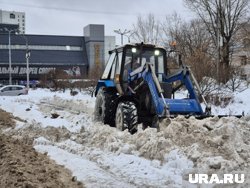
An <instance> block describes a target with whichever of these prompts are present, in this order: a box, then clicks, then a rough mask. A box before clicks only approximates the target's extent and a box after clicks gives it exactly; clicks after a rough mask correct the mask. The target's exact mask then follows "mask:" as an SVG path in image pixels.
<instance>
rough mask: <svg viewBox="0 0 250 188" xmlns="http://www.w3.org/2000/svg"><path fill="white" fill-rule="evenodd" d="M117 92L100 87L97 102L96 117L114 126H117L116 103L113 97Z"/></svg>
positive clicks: (97, 119)
mask: <svg viewBox="0 0 250 188" xmlns="http://www.w3.org/2000/svg"><path fill="white" fill-rule="evenodd" d="M114 97H115V93H114V92H111V91H106V90H105V88H100V89H99V91H98V93H97V96H96V102H95V111H94V119H95V120H96V121H100V122H102V123H104V124H108V125H110V126H112V127H114V126H115V110H116V109H115V105H114V104H113V98H114Z"/></svg>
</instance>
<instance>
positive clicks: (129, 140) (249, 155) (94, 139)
mask: <svg viewBox="0 0 250 188" xmlns="http://www.w3.org/2000/svg"><path fill="white" fill-rule="evenodd" d="M248 96H250V90H249V89H248V90H245V91H243V92H241V93H238V94H235V96H234V101H233V102H232V103H230V104H229V106H228V107H227V108H226V109H223V108H218V107H216V108H215V107H213V109H215V110H214V111H215V112H216V113H217V114H223V113H224V112H225V113H227V112H229V111H231V113H232V114H241V112H242V110H244V112H245V114H247V115H249V114H250V108H249V102H250V101H249V97H248ZM94 100H95V98H91V97H90V95H88V94H86V93H83V92H81V93H79V94H78V95H76V96H71V95H70V93H69V92H68V91H66V92H65V93H63V92H50V91H49V90H46V89H37V90H31V91H30V92H29V95H27V96H18V97H2V98H0V108H3V109H4V110H6V111H8V112H11V113H13V115H14V116H16V117H20V118H21V119H22V120H23V121H17V126H16V128H14V129H8V130H6V132H8V133H9V134H11V135H14V136H22V137H28V138H30V139H32V140H34V141H33V144H34V148H35V149H36V150H37V151H39V152H42V153H44V152H48V155H49V156H50V157H51V158H52V159H54V160H55V161H56V162H57V163H59V164H61V165H64V166H65V167H66V168H68V169H70V170H71V171H72V173H73V175H74V176H76V177H77V179H78V180H80V181H83V182H84V184H85V185H86V186H87V187H196V186H195V185H190V184H188V183H187V180H188V174H189V173H198V172H199V173H209V174H211V173H218V174H223V173H233V172H234V173H236V172H242V173H245V174H248V173H249V167H250V123H249V120H250V118H249V116H246V117H244V118H241V119H237V118H234V117H228V118H221V119H218V118H217V117H214V118H208V119H204V120H196V119H194V118H189V119H185V118H184V117H182V116H179V117H177V118H176V119H173V120H171V122H169V121H163V122H162V123H161V124H160V129H161V131H160V132H157V130H156V129H151V128H148V129H146V130H142V128H141V126H139V131H138V133H136V134H134V135H130V134H129V133H128V132H127V131H124V132H121V131H119V130H117V129H115V128H112V127H109V126H107V125H103V124H101V123H96V122H93V120H92V113H93V107H94ZM232 109H233V110H232ZM51 114H58V115H59V116H58V117H57V118H54V119H53V118H51V117H52V115H51ZM248 186H249V184H246V187H248ZM232 187H236V185H232Z"/></svg>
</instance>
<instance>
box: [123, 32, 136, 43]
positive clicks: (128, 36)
mask: <svg viewBox="0 0 250 188" xmlns="http://www.w3.org/2000/svg"><path fill="white" fill-rule="evenodd" d="M133 34H135V32H132V33H130V34H129V35H126V34H125V35H124V36H126V37H127V38H128V43H130V37H131V36H132V35H133Z"/></svg>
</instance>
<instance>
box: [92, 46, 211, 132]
mask: <svg viewBox="0 0 250 188" xmlns="http://www.w3.org/2000/svg"><path fill="white" fill-rule="evenodd" d="M167 60H168V58H167V52H166V50H165V49H164V48H161V47H157V46H155V45H150V44H143V43H140V44H127V45H124V46H121V47H118V48H116V49H114V50H112V51H110V58H109V60H108V62H107V64H106V67H105V70H104V72H103V75H102V77H101V79H100V80H99V81H98V84H97V87H96V91H95V96H96V104H95V112H94V116H95V119H96V120H97V121H101V122H103V123H104V124H109V125H110V126H113V127H117V128H118V129H120V130H125V129H128V131H129V132H131V133H134V132H136V131H137V125H138V124H139V123H142V124H143V126H144V127H147V126H151V127H157V126H158V122H159V120H162V119H164V118H169V117H173V116H176V115H187V116H190V115H192V116H199V117H202V116H207V115H209V114H210V108H209V106H208V105H207V103H206V101H205V99H204V97H202V99H203V100H204V102H205V105H206V106H207V108H206V110H205V112H204V111H203V109H202V107H201V105H200V102H199V99H198V95H197V93H196V90H198V92H199V94H201V92H200V89H199V86H198V84H197V81H196V80H195V78H194V76H193V74H192V72H191V70H190V69H189V68H188V67H187V66H184V65H182V66H181V68H180V69H179V70H178V71H176V72H175V73H174V74H170V73H169V69H168V61H167ZM193 83H194V84H195V85H196V90H195V89H194V85H193ZM182 86H184V87H186V89H187V91H188V93H189V97H188V98H185V99H175V98H174V94H175V92H176V91H177V90H179V89H180V88H181V87H182Z"/></svg>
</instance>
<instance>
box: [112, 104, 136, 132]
mask: <svg viewBox="0 0 250 188" xmlns="http://www.w3.org/2000/svg"><path fill="white" fill-rule="evenodd" d="M115 124H116V127H117V128H118V129H119V130H121V131H123V130H125V129H128V131H129V132H130V133H131V134H134V133H135V132H136V131H137V125H138V115H137V108H136V106H135V104H134V103H133V102H130V101H126V102H120V103H119V104H118V106H117V109H116V115H115Z"/></svg>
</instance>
